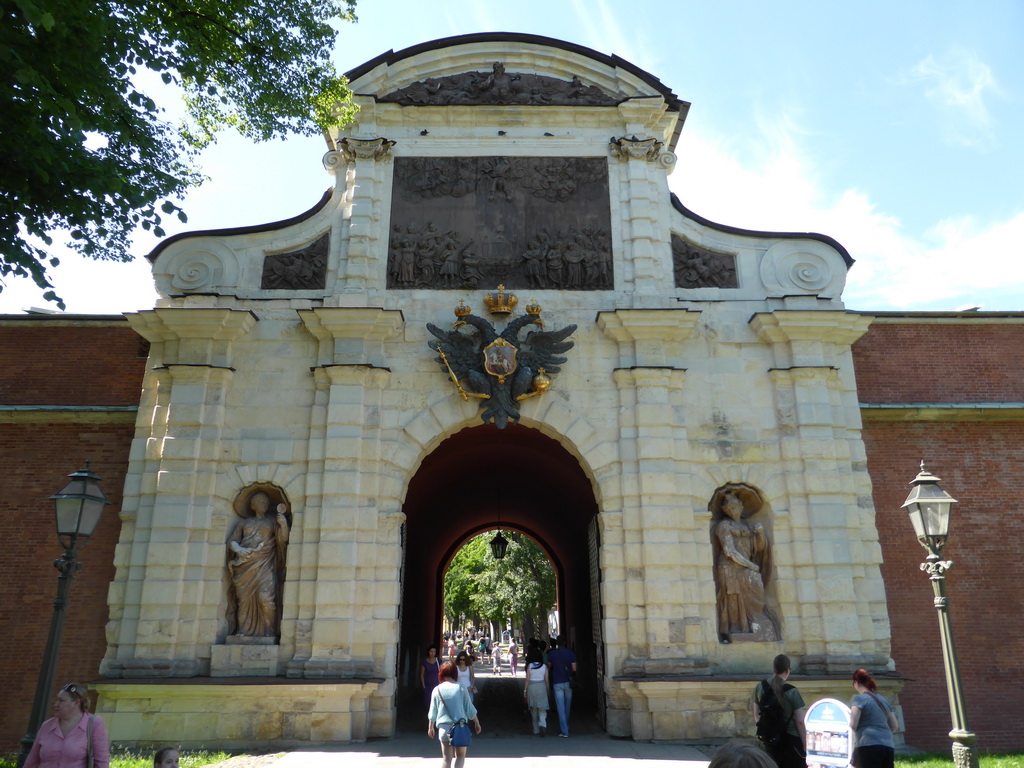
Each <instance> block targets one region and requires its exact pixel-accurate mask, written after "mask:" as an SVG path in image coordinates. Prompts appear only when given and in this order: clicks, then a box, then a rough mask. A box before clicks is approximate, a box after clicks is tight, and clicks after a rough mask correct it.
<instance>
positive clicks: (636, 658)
mask: <svg viewBox="0 0 1024 768" xmlns="http://www.w3.org/2000/svg"><path fill="white" fill-rule="evenodd" d="M699 315H700V313H698V312H688V311H687V310H618V311H615V312H602V313H600V314H599V315H598V326H599V327H600V328H601V329H602V330H603V331H604V332H605V334H606V335H608V336H609V337H610V338H612V339H613V340H615V341H616V342H617V344H618V347H619V361H620V363H621V364H622V367H619V368H617V369H616V370H615V372H614V380H615V384H616V387H617V390H618V394H619V425H618V432H619V438H618V442H619V452H620V457H621V467H622V471H621V477H620V479H619V481H618V488H617V490H618V493H611V494H609V495H607V496H606V498H605V502H606V505H605V512H604V513H603V514H604V515H606V516H607V517H608V518H609V520H608V522H606V524H605V527H604V531H603V534H604V539H603V542H602V551H603V554H602V562H603V563H604V564H605V573H604V582H603V583H602V589H603V591H604V598H605V604H606V615H605V618H606V623H605V629H604V631H605V641H606V643H607V645H608V656H609V666H610V667H611V668H612V669H613V670H614V672H613V674H633V673H640V674H647V673H651V672H653V671H654V670H655V669H657V670H658V671H659V672H660V673H662V674H666V673H674V672H680V671H684V670H685V671H689V672H692V671H693V669H694V666H695V665H696V664H699V663H700V662H699V661H696V660H695V655H696V654H697V653H698V651H699V649H700V648H701V646H700V632H699V629H700V622H699V619H698V614H699V608H698V604H699V595H700V589H699V586H698V584H697V582H696V580H694V579H693V578H692V572H690V571H688V570H687V569H684V568H683V567H682V565H681V564H682V563H687V562H692V560H693V558H692V554H693V552H692V549H693V547H694V546H695V542H694V539H693V528H694V520H693V514H692V510H691V509H690V506H691V505H690V504H689V503H688V501H687V499H688V497H689V484H690V473H689V471H688V470H687V466H688V458H689V456H688V449H687V431H686V420H685V413H684V405H683V400H684V391H683V384H684V379H685V371H684V370H683V369H682V368H681V367H680V365H679V363H680V362H681V360H682V345H683V342H684V341H685V340H686V339H687V338H689V336H690V335H691V334H692V332H693V330H694V328H695V326H696V320H697V318H698V317H699ZM609 490H611V489H609ZM616 511H618V512H619V514H620V515H621V524H620V525H618V526H616V525H611V524H610V523H611V522H612V520H611V518H612V517H614V513H615V512H616ZM682 551H688V552H689V555H690V556H689V557H680V552H682ZM605 552H606V553H607V558H606V559H605V554H604V553H605ZM691 614H692V615H691ZM687 616H690V618H691V619H693V621H691V622H690V624H691V625H692V626H693V629H687V626H688V625H687ZM623 633H624V634H623Z"/></svg>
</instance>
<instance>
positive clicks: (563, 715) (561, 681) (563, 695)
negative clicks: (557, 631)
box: [548, 637, 576, 739]
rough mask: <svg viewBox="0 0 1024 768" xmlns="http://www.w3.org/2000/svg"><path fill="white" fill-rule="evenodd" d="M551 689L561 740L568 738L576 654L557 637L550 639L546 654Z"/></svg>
mask: <svg viewBox="0 0 1024 768" xmlns="http://www.w3.org/2000/svg"><path fill="white" fill-rule="evenodd" d="M548 668H549V670H550V679H551V687H552V688H554V690H555V706H556V707H557V708H558V726H559V728H560V730H561V733H559V734H558V735H559V736H561V737H562V738H563V739H567V738H569V710H570V708H571V707H572V683H571V681H572V680H573V678H574V677H575V675H576V654H575V653H573V652H572V651H570V650H569V649H568V648H566V647H565V641H564V640H562V639H561V638H559V637H553V638H551V651H550V653H548Z"/></svg>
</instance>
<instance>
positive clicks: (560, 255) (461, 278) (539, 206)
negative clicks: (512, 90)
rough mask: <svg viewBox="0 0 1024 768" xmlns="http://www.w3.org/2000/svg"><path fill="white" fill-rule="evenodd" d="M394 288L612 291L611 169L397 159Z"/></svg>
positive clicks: (579, 160) (556, 162)
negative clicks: (498, 287) (609, 177)
mask: <svg viewBox="0 0 1024 768" xmlns="http://www.w3.org/2000/svg"><path fill="white" fill-rule="evenodd" d="M391 225H392V228H391V240H390V244H389V249H388V288H435V289H437V288H440V289H445V288H449V289H467V288H478V287H481V286H489V285H497V284H498V283H503V284H504V285H506V286H507V287H509V288H550V289H562V290H584V291H596V290H609V289H611V288H613V287H614V281H613V276H612V253H611V209H610V204H609V199H608V162H607V160H606V159H605V158H591V157H570V158H557V157H439V158H437V157H398V158H395V178H394V192H393V196H392V201H391Z"/></svg>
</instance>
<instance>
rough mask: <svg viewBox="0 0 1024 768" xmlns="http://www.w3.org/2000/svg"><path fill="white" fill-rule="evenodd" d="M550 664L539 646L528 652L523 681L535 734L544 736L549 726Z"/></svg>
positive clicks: (524, 696)
mask: <svg viewBox="0 0 1024 768" xmlns="http://www.w3.org/2000/svg"><path fill="white" fill-rule="evenodd" d="M549 694H550V691H549V690H548V665H547V664H545V663H544V656H543V654H542V653H541V651H540V649H539V648H538V647H537V646H533V647H531V648H530V650H529V651H527V652H526V681H525V682H524V683H523V698H524V699H526V706H527V707H529V708H530V721H531V723H532V724H533V735H534V736H543V735H544V729H545V728H547V727H548V698H549Z"/></svg>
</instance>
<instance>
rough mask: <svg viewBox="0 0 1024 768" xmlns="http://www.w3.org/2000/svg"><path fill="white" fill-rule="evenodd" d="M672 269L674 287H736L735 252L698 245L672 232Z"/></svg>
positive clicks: (737, 283) (737, 284) (737, 285)
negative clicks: (718, 250)
mask: <svg viewBox="0 0 1024 768" xmlns="http://www.w3.org/2000/svg"><path fill="white" fill-rule="evenodd" d="M672 270H673V272H674V273H675V278H676V288H738V287H739V281H738V279H737V277H736V254H734V253H717V252H715V251H709V250H707V249H705V248H698V247H697V246H695V245H693V244H692V243H690V242H688V241H687V240H684V239H683V238H681V237H680V236H679V235H677V234H675V233H673V234H672Z"/></svg>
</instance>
